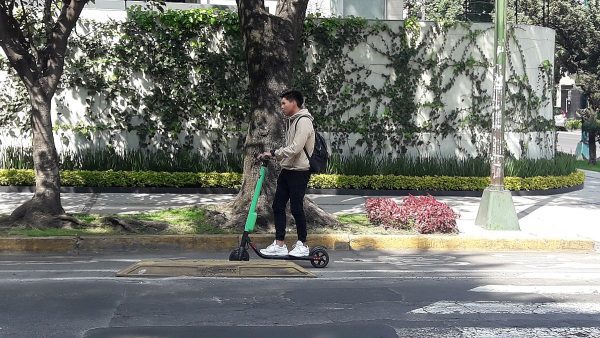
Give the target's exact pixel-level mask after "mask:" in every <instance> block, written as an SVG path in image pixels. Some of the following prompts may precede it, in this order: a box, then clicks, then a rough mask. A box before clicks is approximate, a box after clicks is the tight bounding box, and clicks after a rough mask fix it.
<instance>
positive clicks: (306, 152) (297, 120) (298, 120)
mask: <svg viewBox="0 0 600 338" xmlns="http://www.w3.org/2000/svg"><path fill="white" fill-rule="evenodd" d="M303 117H306V118H308V116H300V117H299V118H297V119H296V123H295V124H294V136H295V135H296V127H298V122H300V119H301V118H303ZM314 129H315V127H314V126H313V130H314ZM304 153H305V154H306V158H308V159H309V160H310V156H308V151H307V150H306V144H304Z"/></svg>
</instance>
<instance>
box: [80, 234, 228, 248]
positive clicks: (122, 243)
mask: <svg viewBox="0 0 600 338" xmlns="http://www.w3.org/2000/svg"><path fill="white" fill-rule="evenodd" d="M80 243H81V244H80V246H79V249H80V250H83V251H101V250H114V251H137V250H169V249H172V250H188V251H189V250H191V251H220V250H227V249H231V248H235V247H236V246H237V245H238V244H239V241H238V236H237V235H169V236H107V237H82V238H81V241H80Z"/></svg>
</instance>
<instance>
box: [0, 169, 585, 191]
mask: <svg viewBox="0 0 600 338" xmlns="http://www.w3.org/2000/svg"><path fill="white" fill-rule="evenodd" d="M61 177H62V185H63V186H74V187H181V188H183V187H201V188H239V187H240V186H241V181H242V174H238V173H170V172H154V171H62V172H61ZM584 179H585V174H584V173H583V172H582V171H579V170H578V171H575V172H573V173H571V174H569V175H566V176H543V177H542V176H537V177H525V178H521V177H507V178H506V179H505V181H504V183H505V187H506V189H508V190H513V191H516V190H546V189H555V188H564V187H572V186H577V185H580V184H583V181H584ZM34 184H35V177H34V174H33V170H22V169H19V170H17V169H8V170H7V169H2V170H0V185H3V186H8V185H14V186H30V185H34ZM489 184H490V179H489V177H452V176H422V177H421V176H394V175H372V176H353V175H313V176H312V178H311V180H310V183H309V187H310V188H315V189H375V190H432V191H435V190H437V191H451V190H456V191H476V190H483V189H485V188H486V187H487V186H488V185H489Z"/></svg>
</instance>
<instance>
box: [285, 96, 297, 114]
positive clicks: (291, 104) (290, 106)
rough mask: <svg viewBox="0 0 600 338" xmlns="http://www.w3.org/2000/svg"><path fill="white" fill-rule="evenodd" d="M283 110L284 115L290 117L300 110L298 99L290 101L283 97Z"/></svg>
mask: <svg viewBox="0 0 600 338" xmlns="http://www.w3.org/2000/svg"><path fill="white" fill-rule="evenodd" d="M281 111H282V112H283V115H285V116H287V117H290V116H292V115H294V114H295V113H296V112H297V111H298V105H297V104H296V101H294V100H292V101H288V99H286V98H285V97H284V98H282V99H281Z"/></svg>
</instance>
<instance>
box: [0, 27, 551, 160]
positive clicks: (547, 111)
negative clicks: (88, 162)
mask: <svg viewBox="0 0 600 338" xmlns="http://www.w3.org/2000/svg"><path fill="white" fill-rule="evenodd" d="M387 24H388V25H390V26H391V27H392V28H395V29H397V27H398V26H399V25H402V23H401V22H397V21H390V22H387ZM420 25H421V27H422V29H421V36H420V39H422V38H423V35H424V33H425V32H426V31H427V30H428V29H430V28H431V25H432V23H427V22H423V23H420ZM491 27H492V26H491V24H485V23H478V24H474V26H473V27H472V29H475V30H482V31H484V33H483V34H481V35H480V36H479V38H478V41H477V45H478V46H481V51H479V49H474V48H469V49H468V50H467V52H468V53H472V54H473V56H474V58H475V59H479V58H481V57H482V55H479V54H480V53H483V56H485V57H487V58H488V59H491V58H492V51H493V30H492V29H491ZM468 33H469V32H468V30H467V29H465V28H461V27H457V28H455V29H453V30H451V31H450V32H449V33H448V35H447V36H446V37H445V38H443V37H440V38H439V39H438V40H437V41H435V43H434V45H435V46H436V49H437V54H439V55H440V56H441V57H445V58H448V59H455V60H460V59H461V57H462V55H463V54H464V52H465V48H467V46H466V45H458V46H456V44H457V42H458V41H459V39H460V38H461V37H463V36H465V34H468ZM516 37H517V40H518V41H519V42H520V44H521V46H522V47H523V52H524V55H523V56H524V60H525V65H523V62H522V60H521V57H520V56H519V54H518V53H516V52H515V50H516V48H515V46H514V44H513V45H511V49H510V50H511V52H512V53H511V63H512V66H513V67H514V68H516V69H517V70H518V72H519V73H526V74H527V75H528V79H529V81H530V84H531V85H532V87H533V88H535V89H536V90H537V94H539V95H541V94H540V93H541V90H542V88H541V86H540V84H539V83H538V76H537V75H538V70H539V69H538V66H539V65H540V64H541V62H542V61H543V60H549V61H550V62H551V63H552V64H553V63H554V31H553V30H551V29H548V28H543V27H534V26H519V27H518V28H517V30H516ZM381 41H382V40H381V39H373V41H370V43H372V44H373V45H374V46H376V45H377V44H380V43H381ZM454 47H457V48H454ZM452 50H453V52H452V53H451V51H452ZM313 51H315V52H316V50H314V49H313ZM348 53H349V55H350V56H351V58H352V59H353V61H354V62H356V63H358V64H364V65H366V66H367V67H368V68H369V69H370V70H372V71H373V75H372V76H371V77H370V78H369V79H368V82H369V84H371V85H373V86H375V87H378V88H380V87H382V86H383V84H384V80H383V78H384V76H388V75H390V76H392V77H393V76H394V74H393V72H392V71H391V70H390V68H389V67H388V66H389V63H390V60H388V59H387V58H386V57H384V56H383V55H381V54H379V53H377V52H376V51H375V50H374V49H373V48H372V47H371V46H369V45H366V44H362V45H359V46H358V47H357V48H355V49H353V50H351V51H348ZM477 71H479V72H482V73H483V74H484V75H485V79H486V80H485V82H484V83H483V87H484V88H485V89H487V91H488V93H491V88H492V71H491V69H485V68H483V67H480V69H478V70H477ZM1 76H2V74H0V85H2V77H1ZM446 77H447V79H450V78H451V77H452V75H451V74H447V75H446ZM428 78H431V74H428V73H427V72H423V74H422V79H423V80H424V84H421V85H420V86H419V87H418V88H417V89H416V93H417V95H416V98H415V100H416V101H417V102H421V103H422V102H426V101H429V100H430V99H431V97H432V94H431V92H430V90H428V89H427V88H426V84H427V81H428V80H427V79H428ZM134 81H137V83H139V85H140V86H141V87H142V88H143V87H147V86H150V85H151V83H149V82H148V81H147V79H144V78H139V79H134ZM471 88H472V84H471V83H470V81H469V80H468V79H467V78H458V79H456V83H455V85H454V86H452V88H451V89H450V91H448V92H447V93H446V94H445V95H444V97H443V101H444V103H445V105H446V107H445V110H446V111H450V110H452V109H462V108H467V107H470V105H471V102H470V99H471V95H470V91H471ZM86 97H87V92H86V91H85V90H82V91H80V90H74V89H68V90H65V91H63V92H62V93H61V94H59V95H57V96H56V97H55V100H54V104H53V107H54V109H53V112H54V117H53V118H54V123H55V126H58V129H59V130H57V132H56V143H57V148H59V151H64V150H74V149H75V148H76V147H77V145H81V144H90V145H91V144H94V145H95V146H100V147H103V146H105V145H106V144H108V143H110V142H113V144H112V145H113V146H115V147H116V148H117V149H124V148H136V147H137V139H138V138H137V135H135V134H133V133H128V132H123V133H122V134H121V135H106V133H104V134H103V133H101V132H97V133H95V134H94V135H92V136H91V138H92V140H91V142H90V141H88V140H86V139H85V138H83V137H82V136H81V135H79V134H77V133H75V132H73V131H71V130H60V125H61V124H70V125H78V124H79V125H86V124H88V123H90V121H88V120H87V118H86V117H85V114H86V109H85V105H84V101H85V98H86ZM96 101H97V102H102V100H101V99H100V98H98V99H97V100H96ZM59 106H60V107H59ZM62 106H65V108H61V107H62ZM97 108H98V109H97V110H98V111H101V110H102V109H101V108H102V107H97ZM309 108H310V103H309ZM0 109H1V107H0ZM59 110H60V111H61V114H60V115H59V114H57V111H59ZM482 113H484V112H482ZM485 113H490V112H489V111H488V112H485ZM533 113H534V114H535V115H536V116H543V117H544V118H546V119H552V102H551V100H549V102H548V104H546V105H544V106H543V107H542V108H541V109H540V110H539V111H536V112H533ZM352 114H353V112H352V111H350V112H348V117H349V116H351V115H352ZM459 117H461V116H459ZM462 117H464V116H462ZM429 119H430V109H429V108H425V107H421V108H419V110H418V111H417V112H416V113H415V115H414V122H415V123H416V124H417V125H422V124H423V123H426V122H427V121H428V120H429ZM471 133H472V131H470V130H468V128H465V129H462V130H461V131H459V134H458V135H449V136H448V137H446V138H443V139H441V138H440V137H439V136H437V135H435V134H429V133H423V134H421V135H419V138H420V139H421V140H424V141H426V142H425V144H424V145H422V146H414V147H409V149H408V153H409V154H411V155H415V156H440V155H441V156H465V155H469V156H475V155H477V154H478V153H481V151H482V150H484V149H486V147H488V143H489V137H488V136H487V135H486V134H476V135H472V134H471ZM110 136H112V137H113V138H114V137H116V138H117V141H116V143H115V142H114V141H110V140H109V139H110ZM174 137H177V135H174ZM179 137H183V135H179ZM473 137H474V138H475V139H476V140H477V141H476V142H475V143H472V142H471V139H472V138H473ZM358 138H359V135H356V134H355V135H352V134H351V135H350V136H349V140H348V145H347V146H346V147H345V148H344V149H343V150H344V153H345V154H348V153H350V152H356V151H358V152H360V151H364V147H361V146H358V145H356V140H357V139H358ZM213 139H214V138H212V137H211V136H210V135H204V134H202V135H200V134H198V135H194V146H195V147H196V148H197V149H199V150H203V149H204V150H206V149H210V145H211V144H212V143H213V142H214V141H213ZM430 140H431V141H433V142H427V141H430ZM506 140H507V147H508V149H510V151H511V152H512V153H513V154H515V155H516V156H517V157H520V156H527V157H530V158H539V157H545V158H548V157H552V156H553V155H554V133H553V132H546V133H507V134H506ZM30 142H31V141H30V139H29V138H28V137H23V135H15V134H14V131H13V130H11V129H8V130H7V129H0V146H7V145H12V146H29V145H30ZM155 142H157V143H158V142H160V137H158V138H157V139H156V140H155ZM239 142H241V140H238V139H235V138H232V139H231V140H230V142H229V144H228V145H226V144H221V145H220V146H221V147H222V149H228V148H229V149H235V148H236V145H238V144H239ZM520 143H523V144H525V147H524V149H523V148H522V147H521V145H520ZM523 150H524V151H525V153H523ZM386 152H387V151H386V150H384V151H383V153H384V154H385V153H386Z"/></svg>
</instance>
